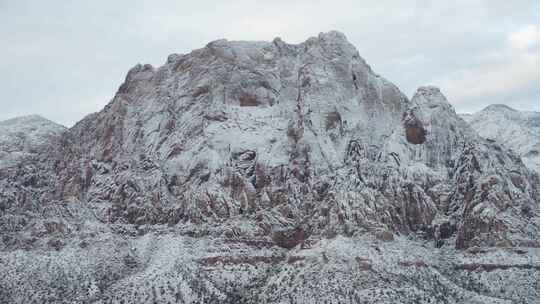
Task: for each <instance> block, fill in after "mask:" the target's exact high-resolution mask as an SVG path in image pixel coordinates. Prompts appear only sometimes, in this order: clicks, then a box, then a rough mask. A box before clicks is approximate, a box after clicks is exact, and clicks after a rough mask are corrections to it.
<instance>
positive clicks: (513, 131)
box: [463, 105, 540, 173]
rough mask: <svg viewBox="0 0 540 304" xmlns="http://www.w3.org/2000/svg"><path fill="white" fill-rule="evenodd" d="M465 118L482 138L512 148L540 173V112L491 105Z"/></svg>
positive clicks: (530, 166)
mask: <svg viewBox="0 0 540 304" xmlns="http://www.w3.org/2000/svg"><path fill="white" fill-rule="evenodd" d="M463 117H464V119H465V120H466V121H467V122H469V123H470V125H471V127H472V128H473V129H474V130H476V131H477V132H478V134H480V136H482V137H484V138H486V139H488V140H495V141H497V142H499V143H501V144H503V145H505V146H507V147H509V148H511V149H512V150H513V151H514V152H515V153H517V154H518V155H519V156H520V157H521V158H522V160H523V162H524V163H525V165H526V166H528V167H529V168H531V169H533V170H535V171H536V172H538V173H540V113H538V112H525V111H517V110H515V109H512V108H510V107H508V106H506V105H491V106H488V107H487V108H485V109H484V110H482V111H480V112H478V113H474V114H472V115H464V116H463Z"/></svg>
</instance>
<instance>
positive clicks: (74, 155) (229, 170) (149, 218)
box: [0, 32, 540, 303]
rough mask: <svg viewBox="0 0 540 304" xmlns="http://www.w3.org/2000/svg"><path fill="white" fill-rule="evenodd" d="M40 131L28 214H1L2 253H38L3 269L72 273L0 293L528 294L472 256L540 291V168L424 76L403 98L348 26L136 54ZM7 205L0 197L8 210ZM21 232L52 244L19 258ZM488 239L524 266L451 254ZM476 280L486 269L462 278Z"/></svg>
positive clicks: (16, 275) (32, 243)
mask: <svg viewBox="0 0 540 304" xmlns="http://www.w3.org/2000/svg"><path fill="white" fill-rule="evenodd" d="M45 142H46V144H45V145H44V146H42V148H40V149H39V151H40V152H39V153H38V154H39V155H40V157H41V158H42V159H43V162H42V163H43V166H42V167H40V168H39V169H36V170H38V171H39V172H40V174H41V175H43V176H45V175H46V178H43V179H41V178H39V180H40V181H41V180H44V181H50V182H47V183H46V185H44V186H43V187H37V186H33V185H30V187H28V191H29V194H28V195H27V196H25V197H32V201H33V202H34V203H33V204H34V205H33V206H32V208H30V209H29V211H28V212H30V213H27V216H28V214H30V215H31V216H30V217H32V216H33V215H32V214H39V217H37V216H35V217H36V219H39V220H29V221H26V222H24V223H21V224H20V225H19V226H18V228H17V229H12V230H9V233H6V235H7V236H8V237H7V238H5V239H8V241H4V243H3V245H2V246H3V248H4V251H5V252H6V253H5V255H3V257H2V261H13V259H16V258H18V259H25V258H26V257H27V256H34V255H35V256H37V257H38V262H36V263H37V264H33V263H30V264H29V266H18V267H21V269H22V270H21V271H20V272H18V271H16V270H15V269H14V268H12V266H11V265H7V264H4V265H3V266H2V267H3V268H1V269H3V270H5V271H6V272H8V273H10V276H11V277H10V276H8V277H9V278H12V279H11V281H10V282H20V281H25V280H29V279H28V277H29V276H30V274H31V273H34V272H36V271H38V270H36V269H44V268H45V269H46V268H47V267H49V266H44V265H51V260H50V259H53V257H56V256H57V255H62V254H63V255H64V256H66V259H67V261H68V262H66V264H64V265H59V264H58V265H57V264H55V263H56V262H54V259H53V262H52V264H53V265H56V266H54V267H58V268H60V269H61V271H63V272H69V273H70V275H72V276H75V278H73V279H74V280H75V281H76V282H81V283H75V284H74V285H72V284H70V283H68V282H64V281H63V279H62V277H61V276H59V277H54V278H53V279H52V281H51V278H49V277H47V276H46V275H44V274H39V276H38V277H39V278H40V279H39V280H41V281H40V282H42V281H47V280H49V281H51V282H54V283H51V284H52V285H47V284H45V285H39V284H37V283H36V284H35V285H36V286H37V285H39V286H41V287H39V286H38V287H32V288H36V290H37V291H36V292H38V293H37V294H35V295H33V296H32V297H30V296H29V297H27V298H25V297H24V296H22V295H19V292H22V291H23V290H25V288H30V287H26V286H27V285H25V284H23V285H21V286H19V287H16V288H15V287H14V286H12V285H13V284H12V283H7V281H5V280H4V281H0V282H1V284H4V285H9V286H10V288H15V290H16V291H13V292H11V293H7V292H6V293H4V294H1V293H0V299H1V300H3V299H8V300H11V301H15V302H16V301H24V299H26V300H28V301H29V299H35V300H37V301H40V299H41V301H42V302H43V301H45V299H47V300H48V301H53V302H54V301H55V299H62V298H65V299H72V300H75V301H78V300H76V299H81V300H80V301H81V302H84V301H87V302H88V301H90V302H91V301H98V303H99V301H101V303H109V302H113V303H114V301H116V300H117V301H121V300H123V301H125V302H144V301H146V302H148V301H151V300H152V301H160V302H164V303H166V302H167V301H170V302H180V303H182V302H187V303H192V302H196V301H203V302H212V301H214V302H220V303H278V302H287V301H288V302H289V303H298V302H302V303H304V302H305V303H312V302H316V301H321V302H322V301H324V299H326V300H328V301H334V300H335V299H339V301H340V302H351V303H359V302H361V301H363V300H365V302H367V303H388V302H402V303H415V301H416V302H418V301H421V300H423V301H428V300H429V301H438V302H441V303H443V302H445V301H446V302H447V303H456V302H458V303H459V302H462V301H463V299H464V298H472V299H474V300H475V301H477V302H485V303H493V302H496V301H499V300H500V302H501V303H505V302H504V301H505V299H530V298H532V297H534V296H535V292H532V291H529V292H521V293H519V294H512V293H510V292H509V291H501V290H495V289H494V288H495V287H493V286H491V285H485V283H483V281H482V280H484V279H485V278H486V276H489V275H490V274H487V273H486V274H483V273H482V274H478V277H475V278H470V277H467V278H466V276H465V275H464V274H463V272H467V271H472V270H471V269H473V268H474V269H473V270H477V269H488V271H487V272H490V271H493V270H494V269H501V271H505V273H511V274H514V275H515V277H516V278H519V280H520V282H521V284H522V285H521V286H523V287H522V288H525V287H530V288H532V290H535V289H534V288H535V287H534V284H535V283H534V280H533V281H531V280H530V278H529V277H527V275H528V274H529V275H530V274H531V273H532V274H533V275H534V276H538V271H537V270H538V268H537V264H534V263H536V260H535V259H537V258H536V257H537V255H536V254H537V252H536V250H537V249H536V248H535V247H538V244H539V243H538V235H539V234H538V232H539V230H538V229H539V227H540V220H539V217H538V215H539V211H540V210H539V203H540V182H539V179H538V175H536V174H534V173H533V172H532V171H530V170H528V169H527V168H526V167H525V166H524V164H523V163H522V162H521V159H520V158H519V156H517V155H515V154H514V153H513V152H511V151H509V150H507V149H506V148H505V147H504V146H501V145H499V144H498V143H496V142H493V141H490V140H486V139H483V138H482V137H480V136H479V135H478V134H477V133H476V132H475V131H474V130H473V129H472V128H471V127H470V126H469V125H468V124H467V123H466V122H465V121H464V120H463V119H462V118H460V117H459V116H458V115H457V114H456V113H455V111H454V109H453V107H452V106H451V104H450V103H449V102H448V101H447V100H446V98H445V97H444V96H443V94H442V93H441V92H440V90H439V89H437V88H435V87H421V88H419V89H418V91H417V92H416V94H415V95H414V96H413V98H412V99H411V100H409V99H408V98H407V97H406V96H405V95H404V94H402V93H401V92H400V91H399V89H398V88H397V87H396V86H394V85H393V84H392V83H390V82H388V81H387V80H385V79H384V78H382V77H381V76H379V75H377V74H375V73H374V72H373V71H372V69H371V67H370V66H369V65H368V64H367V63H366V62H365V61H364V60H363V59H362V58H361V57H360V56H359V54H358V52H357V51H356V49H355V48H354V46H352V45H351V44H350V43H349V42H348V41H347V40H346V38H345V36H344V35H343V34H341V33H339V32H329V33H321V34H320V35H319V36H318V37H313V38H310V39H308V40H307V41H305V42H303V43H300V44H298V45H292V44H287V43H285V42H283V41H282V40H281V39H279V38H276V39H275V40H274V41H272V42H238V41H227V40H218V41H214V42H211V43H209V44H208V45H207V46H205V47H204V48H202V49H199V50H194V51H192V52H191V53H189V54H185V55H177V54H175V55H171V56H169V58H168V59H167V62H166V63H165V64H164V65H163V66H161V67H159V68H154V67H152V66H150V65H137V66H135V67H134V68H132V69H131V70H130V71H129V73H128V75H127V76H126V79H125V81H124V83H123V84H122V85H121V86H120V88H119V89H118V92H117V93H116V95H115V96H114V98H113V99H112V101H111V102H110V103H109V104H108V105H107V106H106V107H105V108H104V109H103V110H102V111H100V112H98V113H94V114H91V115H89V116H87V117H85V118H84V119H83V120H82V121H80V122H79V123H77V124H76V125H75V126H74V127H72V128H70V129H69V130H63V129H62V128H60V129H58V131H57V132H55V133H54V134H52V135H50V136H48V137H47V140H46V141H45ZM5 145H6V144H5ZM7 146H8V147H9V144H7ZM6 153H7V154H6ZM4 154H5V155H8V156H9V157H11V156H10V155H12V152H11V150H9V151H8V150H5V152H4ZM0 160H1V159H0ZM2 172H3V171H2ZM41 175H40V176H41ZM17 176H19V175H13V176H10V177H7V178H6V177H5V176H4V175H0V182H1V183H4V184H7V183H9V185H10V186H9V187H11V188H7V189H8V191H3V193H10V192H9V191H12V190H10V189H14V188H13V186H12V185H13V184H16V185H19V184H20V183H21V181H22V180H21V179H20V178H18V177H17ZM17 187H18V186H17ZM0 197H1V196H0ZM11 200H12V203H10V205H17V204H19V205H20V204H21V202H22V201H24V200H27V198H20V197H15V198H12V199H11ZM42 206H47V210H48V211H47V212H43V211H40V210H42V209H40V208H43V207H42ZM17 210H18V209H17ZM17 210H16V209H13V208H8V209H4V210H2V212H3V213H2V214H3V218H6V217H11V216H13V215H14V214H16V213H17V212H18V211H17ZM40 231H41V232H40ZM21 244H24V246H26V247H24V248H26V249H27V250H37V249H38V248H39V249H41V250H44V248H47V250H49V251H48V253H47V254H46V255H41V254H38V253H28V255H27V256H25V255H24V254H23V256H24V258H21V257H20V256H19V255H18V254H19V253H18V252H19V251H17V249H19V248H22V247H21V246H23V245H21ZM361 244H364V245H365V247H364V248H363V249H361V247H362V246H361ZM106 246H108V247H106ZM423 246H429V248H430V249H429V250H427V249H425V248H424V247H423ZM497 246H499V247H500V246H505V247H508V248H505V249H504V250H511V249H510V248H512V247H513V248H516V249H515V250H523V249H520V248H527V249H526V251H525V253H524V254H526V255H527V256H528V257H531V259H530V261H531V262H530V263H533V264H527V265H529V266H530V267H528V266H527V267H525V266H522V265H520V264H519V261H520V258H519V255H520V253H508V254H506V253H505V254H506V255H507V256H508V260H506V261H504V260H503V261H499V260H497V263H498V264H494V263H489V259H488V260H484V259H483V258H482V257H473V258H472V257H470V256H469V255H468V254H466V253H463V252H460V251H456V250H466V249H469V250H471V248H485V250H487V251H489V250H495V251H496V250H498V247H497ZM197 248H198V250H197ZM492 248H495V249H492ZM396 250H397V251H399V252H400V253H399V255H397V256H393V253H392V252H396ZM501 250H503V249H501ZM84 251H90V252H92V256H93V257H92V258H91V259H90V260H88V261H87V262H85V263H87V264H85V265H84V266H83V268H84V269H91V270H92V271H91V272H90V273H84V272H82V271H75V270H74V269H73V267H74V265H73V263H75V262H74V261H76V260H78V259H79V258H80V256H81V254H82V252H84ZM50 252H53V253H50ZM448 252H451V254H448ZM454 254H456V255H457V256H458V257H455V258H453V257H452V255H454ZM406 255H410V256H408V257H407V256H406ZM461 255H464V256H463V260H464V261H460V260H459V257H461ZM494 255H496V254H494ZM402 257H403V258H402ZM103 259H105V261H103ZM470 259H472V260H474V261H472V262H470V261H469V260H470ZM469 262H470V263H471V264H473V265H476V266H474V267H473V268H471V267H469V266H470V265H471V264H467V263H469ZM499 262H500V263H499ZM46 263H48V264H46ZM504 263H507V264H504ZM16 265H19V264H18V263H17V264H16ZM33 265H35V267H36V268H32V267H34V266H33ZM97 265H100V266H99V267H106V268H110V269H113V270H114V273H108V272H105V271H103V269H102V268H99V267H98V266H97ZM463 265H465V266H463ZM478 265H490V266H486V267H487V268H481V267H482V266H478ZM494 265H495V266H494ZM497 265H499V266H500V267H499V266H497ZM501 265H502V266H501ZM40 267H44V268H40ZM246 269H247V270H246ZM315 269H322V270H320V271H322V273H324V274H329V275H328V276H326V278H321V277H320V275H319V274H317V271H315ZM340 269H341V270H343V269H346V271H343V272H341V270H340ZM54 273H56V272H54ZM197 273H200V274H198V275H197ZM227 273H231V274H230V275H229V274H227ZM332 274H333V275H332ZM148 280H152V281H153V280H155V282H156V283H155V285H152V286H150V285H148V283H147V282H148ZM317 280H320V281H318V282H319V283H317ZM467 280H470V281H471V282H473V283H471V284H477V285H478V286H477V285H474V286H472V287H468V286H464V285H462V283H463V282H465V281H467ZM30 281H31V282H34V281H32V280H31V279H30ZM82 282H84V283H82ZM145 282H146V283H145ZM352 282H359V283H358V284H357V285H354V284H353V283H352ZM427 282H431V283H427ZM29 284H30V283H29ZM40 284H41V283H40ZM145 284H146V285H145ZM350 284H353V285H354V286H353V285H350ZM383 284H386V285H387V286H386V287H385V288H387V289H386V290H385V289H384V288H383V287H382V285H383ZM423 284H427V285H423ZM430 284H431V285H430ZM482 284H484V285H482ZM511 284H512V283H507V284H506V285H505V284H503V285H504V286H511ZM56 286H62V287H61V289H55V288H56ZM66 286H69V288H68V291H66V290H64V289H65V288H67V287H66ZM126 286H128V287H126ZM336 286H339V288H337V287H336ZM400 286H408V287H410V288H411V291H405V289H401V287H400ZM497 286H499V285H497ZM335 287H336V288H335ZM492 287H493V290H491V288H492ZM51 288H53V289H54V290H52V291H51ZM158 289H159V290H158ZM486 289H487V291H486ZM45 290H49V293H48V294H41V293H45ZM373 290H374V292H371V291H373ZM380 290H385V291H384V292H378V291H380ZM536 290H537V289H536ZM137 291H140V292H141V293H140V294H139V293H138V292H137ZM85 292H86V294H85ZM442 294H444V295H446V298H447V299H448V300H444V298H445V297H443V296H441V295H442ZM362 299H363V300H362ZM58 301H61V300H58Z"/></svg>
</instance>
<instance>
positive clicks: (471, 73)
mask: <svg viewBox="0 0 540 304" xmlns="http://www.w3.org/2000/svg"><path fill="white" fill-rule="evenodd" d="M0 20H1V23H0V92H1V95H0V120H4V119H7V118H10V117H14V116H20V115H26V114H40V115H42V116H44V117H46V118H49V119H51V120H53V121H56V122H59V123H62V124H64V125H67V126H71V125H72V124H73V123H74V122H76V121H78V120H80V119H81V118H82V117H84V116H85V115H86V114H89V113H91V112H95V111H98V110H100V109H101V108H103V106H104V105H105V104H106V103H108V102H109V101H110V99H111V98H112V97H113V95H114V93H115V91H116V89H117V88H118V86H119V85H120V84H121V82H122V81H123V79H124V77H125V74H126V72H127V71H128V69H129V68H130V67H132V66H134V65H135V64H136V63H150V64H152V65H154V66H159V65H162V64H163V63H164V62H165V60H166V58H167V55H169V54H171V53H187V52H189V51H191V50H192V49H196V48H200V47H203V46H204V45H206V44H207V43H208V42H209V41H212V40H216V39H218V38H227V39H229V40H272V39H273V38H274V37H278V36H279V37H281V38H282V39H283V40H284V41H286V42H289V43H299V42H302V41H304V40H306V39H307V38H308V37H310V36H315V35H317V34H318V33H319V32H323V31H329V30H334V29H335V30H339V31H341V32H343V33H344V34H345V35H346V36H347V37H348V39H349V41H351V42H352V43H353V44H354V45H355V46H356V47H357V48H358V50H359V52H360V55H361V56H362V57H364V59H366V61H367V62H368V63H369V64H370V65H371V66H372V68H373V69H374V70H375V71H376V72H377V73H379V74H381V75H383V76H384V77H386V78H387V79H389V80H390V81H392V82H394V83H395V84H396V85H398V86H399V87H400V89H401V90H402V91H403V92H404V93H405V94H407V96H409V97H410V96H411V95H412V94H413V93H414V91H415V89H416V88H417V87H418V86H421V85H426V84H432V85H436V86H439V87H441V89H442V90H443V93H444V94H445V95H446V96H447V98H448V99H449V101H450V102H452V103H453V104H454V106H455V107H456V109H457V110H458V111H459V112H472V111H476V110H479V109H482V108H483V107H485V106H486V105H488V104H492V103H506V104H508V105H510V106H512V107H515V108H518V109H524V110H536V111H540V1H538V0H530V1H527V0H523V1H521V0H512V1H508V0H506V1H502V0H500V1H499V0H489V1H487V0H486V1H474V0H468V1H460V0H458V1H398V0H395V1H381V0H378V1H362V0H351V1H341V0H331V1H314V0H309V1H308V0H306V1H295V0H287V1H286V0H273V1H268V0H266V1H233V0H229V1H206V0H197V1H135V0H129V1H111V0H107V1H105V0H93V1H67V0H65V1H55V0H47V1H23V0H17V1H14V0H0Z"/></svg>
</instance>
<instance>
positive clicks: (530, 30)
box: [508, 25, 540, 50]
mask: <svg viewBox="0 0 540 304" xmlns="http://www.w3.org/2000/svg"><path fill="white" fill-rule="evenodd" d="M508 41H509V42H510V45H511V46H512V47H513V48H516V49H520V50H524V49H528V48H531V47H533V46H535V45H536V44H538V43H540V28H538V26H536V25H528V26H525V27H523V28H521V29H520V30H518V31H517V32H514V33H511V34H510V37H509V38H508Z"/></svg>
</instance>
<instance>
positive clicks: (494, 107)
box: [482, 104, 516, 112]
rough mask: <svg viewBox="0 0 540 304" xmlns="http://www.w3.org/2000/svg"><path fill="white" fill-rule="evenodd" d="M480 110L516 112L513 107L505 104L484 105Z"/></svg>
mask: <svg viewBox="0 0 540 304" xmlns="http://www.w3.org/2000/svg"><path fill="white" fill-rule="evenodd" d="M482 111H484V112H516V110H515V109H513V108H511V107H509V106H507V105H505V104H492V105H489V106H487V107H485V108H484V109H483V110H482Z"/></svg>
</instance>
